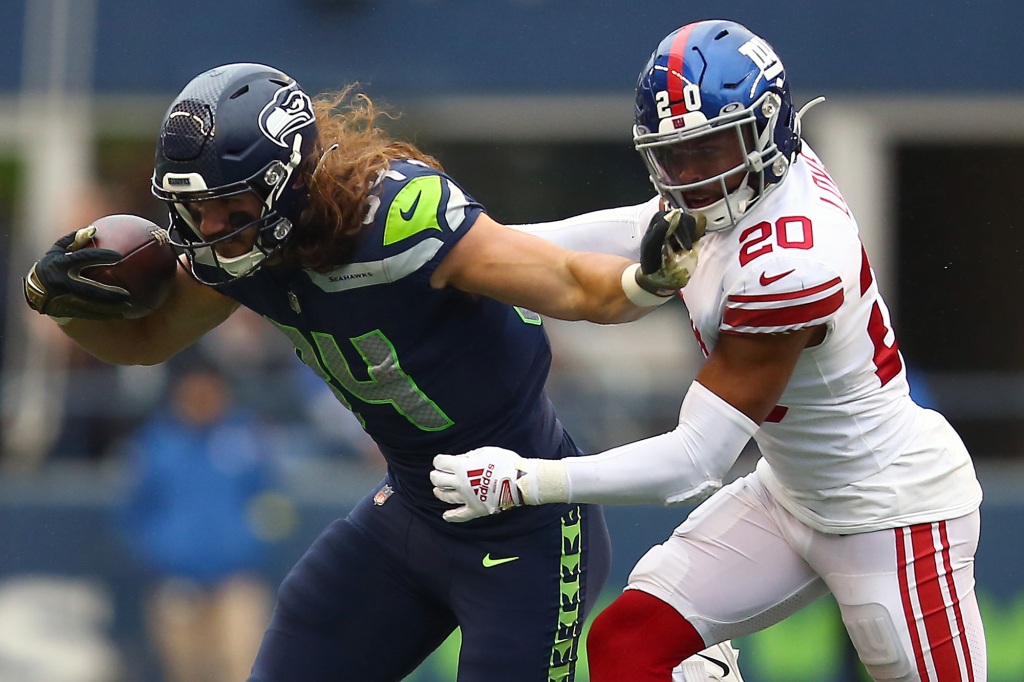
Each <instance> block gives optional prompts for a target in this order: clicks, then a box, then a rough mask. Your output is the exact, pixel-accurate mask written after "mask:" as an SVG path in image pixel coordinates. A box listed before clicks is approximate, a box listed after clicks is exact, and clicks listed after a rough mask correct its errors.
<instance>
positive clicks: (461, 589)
mask: <svg viewBox="0 0 1024 682" xmlns="http://www.w3.org/2000/svg"><path fill="white" fill-rule="evenodd" d="M372 498H373V495H372V493H371V494H370V495H369V496H367V497H366V498H364V499H363V500H362V501H361V502H360V503H359V504H358V505H357V507H356V508H355V509H354V510H353V511H352V513H351V514H349V515H348V516H347V517H346V518H345V519H339V520H337V521H334V522H333V523H331V525H330V526H328V527H327V529H326V530H325V531H324V532H323V533H322V534H321V535H320V537H319V538H317V539H316V541H315V542H314V543H313V545H312V546H311V547H310V548H309V550H308V551H307V552H306V554H305V555H304V556H303V557H302V558H301V559H300V560H299V562H298V563H297V564H296V565H295V567H294V568H293V569H292V570H291V572H290V573H289V574H288V576H287V577H286V578H285V580H284V582H283V583H282V585H281V589H280V591H279V596H278V604H277V607H276V609H275V612H274V616H273V618H272V619H271V622H270V626H269V628H268V629H267V632H266V634H265V635H264V639H263V643H262V645H261V647H260V652H259V654H258V656H257V658H256V663H255V665H254V666H253V672H252V677H250V678H249V682H347V681H349V680H351V681H358V682H375V681H379V682H392V681H397V680H401V679H402V678H404V677H405V676H406V675H408V674H409V673H411V672H412V671H413V670H414V669H415V668H416V667H417V666H418V665H419V664H420V663H421V662H422V661H423V659H424V658H426V657H427V655H429V654H430V653H431V652H432V651H433V650H434V649H436V648H437V647H438V646H440V644H441V643H442V642H443V641H444V640H445V639H446V638H447V637H448V635H450V634H451V633H452V631H453V630H454V629H455V628H456V627H461V628H462V650H461V653H460V657H459V676H458V682H549V681H557V682H570V681H571V680H573V679H574V676H575V668H576V659H577V654H578V653H579V652H580V651H582V642H581V638H582V626H583V622H584V619H585V617H586V615H587V614H588V613H589V612H590V610H591V609H592V608H593V606H594V603H595V602H596V600H597V599H598V596H599V593H600V591H601V587H602V586H603V585H604V582H605V580H606V579H607V577H608V570H609V567H610V557H611V549H610V542H609V539H608V531H607V528H606V526H605V522H604V515H603V513H602V512H601V510H600V508H598V507H593V506H587V505H584V506H573V505H569V506H563V509H564V510H565V514H564V515H563V516H562V517H561V519H560V520H559V519H558V517H557V516H556V517H554V519H553V521H554V522H553V523H549V524H547V525H546V526H544V527H542V528H539V529H534V530H532V531H530V532H528V533H526V534H522V535H518V536H512V537H502V538H501V539H479V538H472V539H464V538H460V537H455V536H453V535H451V534H449V533H446V532H442V531H441V530H439V529H438V528H436V527H435V526H433V525H431V524H428V523H426V522H424V521H423V520H422V519H421V518H418V517H417V516H416V515H415V514H413V513H412V512H411V511H410V510H409V509H408V508H407V507H406V506H405V504H404V503H403V500H402V499H401V498H400V496H399V495H398V494H395V495H393V496H392V497H390V499H388V500H387V501H386V502H385V503H384V504H383V505H380V506H377V505H374V504H373V499H372ZM511 557H517V558H516V559H515V560H510V559H511Z"/></svg>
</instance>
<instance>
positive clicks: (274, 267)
mask: <svg viewBox="0 0 1024 682" xmlns="http://www.w3.org/2000/svg"><path fill="white" fill-rule="evenodd" d="M377 114H378V112H377V110H376V109H375V108H374V106H373V104H372V103H371V102H370V101H369V99H367V98H366V97H365V96H363V95H361V94H358V93H356V92H354V91H352V90H351V89H349V90H343V91H341V92H339V93H333V94H331V95H325V96H322V97H318V98H317V99H316V100H315V101H314V100H313V99H311V98H310V97H309V96H308V95H307V94H306V93H305V92H303V90H302V89H301V88H300V87H299V86H298V84H297V83H296V82H295V81H294V80H292V79H291V78H289V77H288V76H286V75H285V74H283V73H281V72H279V71H277V70H276V69H273V68H270V67H267V66H263V65H258V64H231V65H226V66H222V67H219V68H216V69H212V70H210V71H207V72H205V73H203V74H201V75H199V76H197V77H196V78H195V79H193V80H192V81H191V82H190V83H189V84H188V85H187V86H186V87H185V88H184V90H183V91H182V92H181V93H180V94H179V95H178V97H177V98H176V99H175V100H174V101H173V102H172V103H171V106H170V108H169V109H168V111H167V114H166V116H165V118H164V120H163V123H162V126H161V129H160V136H159V140H158V143H157V151H156V161H155V170H154V173H153V181H152V189H153V192H154V194H155V195H156V196H157V197H159V198H160V199H162V200H164V201H165V202H167V204H168V207H169V211H170V221H171V222H170V228H169V231H170V234H171V237H172V239H173V240H174V241H175V243H176V244H177V245H178V247H179V248H180V249H182V251H183V253H184V256H185V259H184V262H183V265H184V266H185V267H183V268H181V269H180V272H179V273H178V274H177V276H176V280H175V286H174V289H173V291H172V293H171V296H170V298H169V299H168V301H167V303H166V304H164V305H163V306H162V307H161V308H160V309H158V310H157V311H156V312H154V313H152V314H150V315H148V316H144V317H137V318H136V317H131V318H127V319H126V311H128V312H129V313H130V311H131V308H132V303H131V301H130V300H129V296H128V294H127V292H125V291H119V290H117V289H116V288H111V287H109V286H101V285H97V284H95V283H93V282H91V280H89V279H88V267H89V265H92V264H98V263H108V262H109V261H110V259H111V254H110V253H109V252H106V251H103V250H99V249H89V248H78V249H76V246H77V245H78V244H80V243H83V242H84V241H86V240H82V239H79V240H76V239H75V235H74V233H72V234H70V235H67V236H66V237H64V238H62V239H61V240H59V241H58V242H57V243H56V244H55V245H54V247H53V248H52V249H51V250H50V251H49V252H48V253H47V254H46V255H45V256H44V257H43V258H42V259H40V261H39V262H37V263H36V264H35V265H34V266H33V268H32V269H31V271H30V272H29V275H28V276H27V277H26V281H25V289H26V298H27V300H28V302H29V305H30V306H31V307H33V308H34V309H35V310H37V311H39V312H41V313H44V314H48V315H50V316H51V317H53V318H54V319H55V320H56V321H57V322H58V323H59V324H61V326H62V329H63V330H64V332H65V333H66V334H67V335H68V336H70V337H71V338H72V339H74V340H75V341H76V342H77V343H78V344H80V345H81V346H82V347H83V348H85V349H86V350H88V351H89V352H91V353H92V354H94V355H95V356H97V357H98V358H100V359H102V360H105V361H107V362H110V363H115V364H155V363H159V362H163V361H165V360H167V359H168V358H170V357H171V356H173V355H174V354H175V353H177V352H179V351H181V350H182V349H184V348H186V347H187V346H189V345H190V344H192V343H193V342H195V341H196V340H197V339H199V338H200V337H201V336H202V335H203V334H205V333H206V332H208V331H209V330H211V329H213V328H214V327H216V326H217V325H219V324H220V323H221V322H223V321H224V320H225V319H227V318H228V316H230V315H231V314H232V313H233V312H234V311H235V310H236V309H237V308H238V307H239V306H246V307H248V308H251V309H252V310H254V311H256V312H258V313H259V314H261V315H262V316H264V317H265V318H266V319H267V320H269V321H270V323H272V324H273V325H275V326H276V327H277V328H279V329H280V330H281V331H282V332H283V333H284V334H285V335H286V336H287V337H288V338H289V339H290V340H291V341H292V343H293V344H294V346H295V348H296V352H297V354H298V355H299V357H300V358H301V359H302V360H303V362H305V363H306V364H307V365H309V366H310V367H311V368H312V369H313V371H314V372H316V373H317V374H318V375H319V376H320V377H321V378H323V379H324V381H326V382H327V383H328V385H329V386H330V387H331V389H332V390H333V392H334V394H335V395H336V396H337V398H338V400H340V401H341V402H342V403H344V404H345V405H346V406H347V407H348V408H350V409H351V410H352V411H353V412H354V413H355V414H356V415H357V416H358V418H359V419H360V420H361V422H362V423H363V425H364V427H365V429H366V431H367V432H368V433H369V434H370V435H371V436H372V437H373V438H374V440H375V441H376V443H377V445H378V446H379V447H380V450H381V452H382V453H383V454H384V456H385V458H386V460H387V464H388V471H387V475H386V477H385V478H384V480H383V481H382V482H381V483H380V484H379V485H378V486H377V487H376V488H374V489H373V490H371V491H369V493H368V494H367V495H366V497H365V498H364V499H363V500H362V501H361V502H360V503H359V504H358V505H357V506H356V508H355V509H354V510H353V511H352V512H351V513H350V514H349V515H348V516H347V517H346V518H344V519H339V520H337V521H335V522H333V523H332V524H331V525H329V526H328V527H327V529H326V530H324V532H323V533H322V535H321V536H320V537H319V538H318V539H317V540H316V541H315V542H314V543H313V544H312V546H311V547H310V548H309V550H308V551H307V552H306V554H305V555H304V556H303V557H302V558H301V559H300V560H299V561H298V563H297V564H296V565H295V567H294V568H293V569H292V570H291V572H290V573H289V574H288V576H287V577H286V578H285V580H284V582H283V584H282V585H281V588H280V591H279V597H278V603H277V606H276V609H275V613H274V616H273V618H272V620H271V622H270V625H269V627H268V629H267V631H266V635H265V637H264V640H263V644H262V646H261V649H260V652H259V654H258V656H257V658H256V661H255V664H254V666H253V669H252V676H251V678H250V680H251V681H252V682H321V681H322V682H328V681H330V682H336V681H337V680H360V681H367V680H400V679H402V678H403V677H405V676H406V675H408V674H409V673H410V672H412V671H413V670H414V669H415V668H416V667H417V666H418V665H419V664H420V662H421V661H423V659H424V658H425V657H426V656H427V655H428V654H429V653H430V652H431V651H433V650H434V649H435V648H437V647H438V645H440V644H441V643H442V642H443V641H444V640H445V639H446V638H447V637H448V636H449V635H450V634H451V633H452V632H453V631H454V630H455V628H456V627H460V628H461V630H462V650H461V654H460V663H459V678H458V679H459V680H460V681H461V682H470V681H472V680H476V681H479V682H500V681H502V680H507V681H508V682H532V681H536V682H548V681H549V680H560V681H562V680H572V679H574V676H575V668H576V661H577V654H578V647H579V640H580V635H581V628H582V624H583V622H584V618H585V617H586V615H587V613H588V611H589V609H590V608H592V606H593V603H594V600H595V599H596V597H597V596H598V594H599V592H600V589H601V586H602V584H603V583H604V581H605V578H606V576H607V573H608V569H609V539H608V535H607V530H606V528H605V525H604V520H603V517H602V514H601V511H600V509H599V508H597V507H593V506H589V505H576V504H561V505H551V506H544V507H532V508H521V509H517V510H514V511H511V512H509V513H507V514H503V515H501V516H494V517H491V518H482V519H478V520H475V521H470V522H467V523H465V524H457V525H452V524H450V523H447V522H446V521H444V520H443V519H442V513H443V512H445V511H449V510H451V506H450V505H448V504H444V503H442V502H440V501H439V500H437V499H436V498H435V497H434V495H433V494H432V484H431V482H430V479H429V472H430V470H431V461H432V459H433V457H434V455H436V454H437V453H457V452H465V451H467V450H471V449H473V448H477V447H481V446H484V445H494V446H500V447H503V448H507V449H510V450H515V451H519V452H530V453H534V454H535V455H536V456H538V457H541V458H545V457H546V458H562V457H573V456H576V455H578V454H580V453H579V450H578V449H577V447H576V445H575V444H574V443H573V441H572V439H571V438H570V436H569V435H568V434H567V433H566V432H565V430H564V429H563V428H562V425H561V424H560V422H559V421H558V419H557V417H556V416H555V412H554V409H553V408H552V405H551V403H550V402H549V401H548V398H547V396H546V395H545V392H544V382H545V379H546V377H547V374H548V369H549V365H550V361H551V357H550V348H549V345H548V340H547V338H546V335H545V332H544V328H543V326H542V324H541V318H540V316H539V314H546V315H551V316H556V317H560V318H567V319H588V320H592V321H595V322H601V323H612V322H623V321H628V320H631V319H635V318H637V317H639V316H641V315H642V314H643V313H644V312H646V311H647V310H649V309H650V308H652V307H653V306H655V305H657V304H659V303H660V302H661V301H663V300H665V297H666V296H670V295H672V294H674V293H675V291H676V290H677V289H678V288H679V287H681V286H682V285H683V284H684V283H685V281H686V278H687V277H688V276H689V271H690V270H691V269H692V267H693V255H692V253H691V248H692V246H693V241H694V239H695V238H696V237H697V235H698V229H697V226H696V223H695V221H693V220H690V221H689V222H687V223H686V224H685V225H684V226H683V228H682V229H680V230H678V231H677V233H676V235H675V238H674V240H672V241H671V242H670V243H669V246H668V248H665V249H662V246H661V244H660V243H659V242H657V241H655V242H651V243H654V244H655V246H656V249H655V252H656V257H654V258H653V259H645V266H644V267H643V268H641V267H640V266H639V264H637V263H631V261H629V260H628V259H625V258H622V257H618V256H610V255H598V254H585V253H576V252H571V251H567V250H563V249H561V248H559V247H557V246H555V245H553V244H551V243H548V242H546V241H544V240H542V239H539V238H537V237H534V236H531V235H528V234H524V233H522V232H519V231H516V230H511V229H508V228H506V227H504V226H502V225H499V224H498V223H496V222H495V221H494V220H492V219H491V218H490V217H489V216H488V215H487V214H486V213H485V212H484V209H483V207H482V206H481V205H480V204H479V203H477V202H476V201H474V200H473V198H472V197H470V196H469V195H468V194H467V193H466V192H465V191H464V190H463V189H462V188H461V187H460V186H459V185H457V184H456V183H455V181H454V180H452V179H451V178H449V177H448V176H447V175H445V174H444V173H443V172H442V170H441V168H440V166H439V164H438V163H437V162H436V161H435V160H434V159H433V158H431V157H430V156H428V155H426V154H424V153H423V152H421V151H420V150H418V149H416V148H415V147H413V146H411V145H409V144H407V143H404V142H401V141H397V140H394V139H392V138H390V137H389V136H388V135H387V134H386V133H385V132H383V131H382V130H381V129H380V128H379V127H378V126H377V125H376V123H375V118H376V116H377ZM637 237H638V239H639V235H638V236H637ZM658 238H660V236H659V237H658ZM114 256H115V257H116V254H114ZM650 263H654V265H653V266H649V264H650ZM478 476H479V480H480V486H481V487H482V488H483V489H486V488H487V487H488V484H489V478H490V476H491V472H490V471H487V470H484V471H480V472H478ZM496 494H498V495H503V496H504V495H511V494H512V491H511V490H508V489H506V490H499V491H497V493H496ZM508 503H509V505H511V504H512V502H511V500H509V501H508Z"/></svg>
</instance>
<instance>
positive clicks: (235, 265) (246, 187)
mask: <svg viewBox="0 0 1024 682" xmlns="http://www.w3.org/2000/svg"><path fill="white" fill-rule="evenodd" d="M301 143H302V137H301V135H296V137H295V146H296V151H295V153H293V154H292V156H291V158H290V159H289V163H287V164H285V163H282V162H281V161H277V160H275V161H272V162H271V163H269V164H268V165H267V167H266V168H265V169H263V170H262V171H261V172H259V173H257V174H256V175H254V176H253V177H251V178H248V179H247V180H245V181H244V182H241V183H235V184H233V185H228V186H225V187H219V188H216V189H214V190H203V189H200V187H202V186H203V185H204V183H203V179H202V177H201V176H197V177H191V178H188V180H189V184H190V186H191V187H193V188H195V189H194V190H190V191H188V192H175V191H165V192H164V193H163V198H164V199H165V200H166V201H167V203H168V205H169V207H170V214H171V229H170V230H169V232H170V234H171V243H172V244H174V245H175V246H177V247H178V248H180V249H182V250H183V251H184V252H185V254H186V257H187V258H188V261H189V265H190V272H191V273H192V276H193V277H195V278H196V279H197V280H199V281H200V282H202V283H203V284H208V285H210V286H218V285H221V284H224V283H226V282H227V281H231V280H232V279H238V278H241V277H246V276H248V275H251V274H252V273H254V272H255V271H256V270H258V269H259V268H260V267H261V266H262V265H263V264H264V262H265V261H266V260H267V259H270V258H271V257H272V256H274V255H275V254H277V253H279V252H280V251H281V250H282V249H283V248H284V245H285V242H286V241H287V238H288V237H289V235H290V234H291V232H292V228H293V225H292V222H291V220H289V219H288V218H286V217H284V216H282V215H281V214H280V212H279V211H277V210H276V208H275V205H276V203H277V201H278V199H280V197H281V195H282V194H283V193H284V192H285V190H286V189H288V187H289V183H292V182H293V179H292V178H293V176H294V175H295V172H296V170H297V165H298V164H300V163H301V161H302V156H301V155H300V154H299V153H298V151H297V150H298V148H299V147H300V145H301ZM179 181H181V178H180V177H177V176H176V175H175V174H174V173H167V174H166V175H165V176H164V185H165V187H171V186H174V184H175V182H179ZM293 191H294V189H293ZM247 194H248V195H252V196H255V197H256V198H257V199H258V200H259V204H260V206H261V212H260V215H259V216H255V217H253V219H252V220H250V221H248V222H244V223H239V224H238V225H234V224H232V225H231V227H233V228H234V229H231V230H230V232H227V233H226V234H222V235H220V236H218V237H216V238H214V239H207V238H205V237H204V235H203V233H202V231H201V230H200V223H201V220H202V218H201V204H202V203H203V202H205V201H213V200H225V199H231V198H235V197H240V196H244V195H247ZM229 222H232V221H230V220H229ZM248 230H252V231H254V232H255V239H254V241H253V245H252V248H251V249H250V250H249V251H248V252H247V253H244V254H241V255H238V256H224V255H220V254H219V253H218V252H217V246H218V245H225V244H226V243H228V242H231V241H233V240H235V239H238V238H239V237H240V236H241V235H243V233H245V232H246V231H248ZM197 263H198V264H200V265H203V266H209V267H215V268H217V269H218V270H219V271H221V272H222V273H223V274H224V275H226V277H227V278H225V277H223V276H219V277H209V276H204V274H203V272H202V269H201V268H200V269H198V270H197V268H196V267H195V266H196V264H197ZM211 280H212V281H211Z"/></svg>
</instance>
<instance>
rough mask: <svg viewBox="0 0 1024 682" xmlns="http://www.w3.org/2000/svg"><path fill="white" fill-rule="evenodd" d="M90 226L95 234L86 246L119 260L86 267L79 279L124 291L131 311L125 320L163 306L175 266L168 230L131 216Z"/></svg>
mask: <svg viewBox="0 0 1024 682" xmlns="http://www.w3.org/2000/svg"><path fill="white" fill-rule="evenodd" d="M91 226H92V227H95V228H96V233H95V234H94V235H93V237H92V240H91V241H90V242H89V243H87V244H85V247H98V248H101V249H111V250H113V251H117V252H118V253H119V254H121V260H119V261H118V262H117V263H115V264H113V265H106V266H100V267H94V268H88V269H87V270H85V271H83V272H82V276H84V277H88V278H89V279H92V280H95V281H97V282H100V283H101V284H110V285H113V286H118V287H122V288H124V289H125V290H127V291H128V293H129V294H130V295H131V301H132V308H133V310H132V312H131V313H130V314H129V315H128V317H142V316H144V315H148V314H149V313H151V312H153V311H154V310H156V309H157V308H159V307H160V306H161V305H163V303H164V301H166V300H167V297H168V295H170V293H171V287H172V285H173V284H174V276H175V272H176V270H177V267H178V256H177V253H176V252H175V250H174V247H173V246H171V243H170V238H169V237H168V236H167V231H166V230H164V229H163V228H161V227H159V226H157V225H156V224H155V223H152V222H150V221H148V220H146V219H145V218H140V217H139V216H134V215H108V216H105V217H103V218H100V219H99V220H96V221H95V222H93V223H92V225H91Z"/></svg>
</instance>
